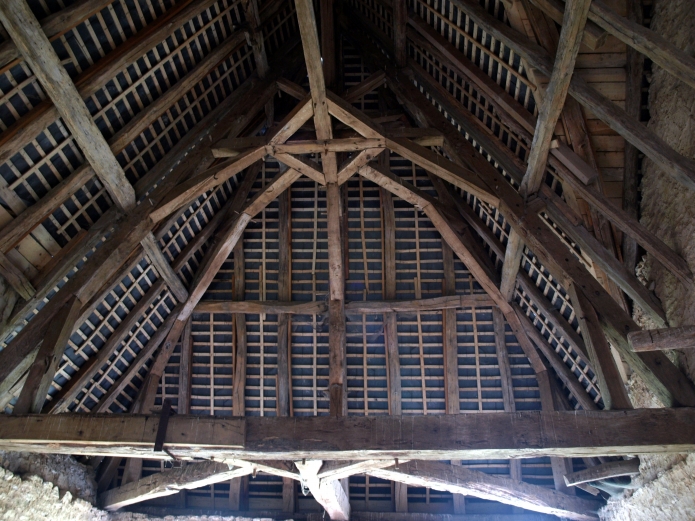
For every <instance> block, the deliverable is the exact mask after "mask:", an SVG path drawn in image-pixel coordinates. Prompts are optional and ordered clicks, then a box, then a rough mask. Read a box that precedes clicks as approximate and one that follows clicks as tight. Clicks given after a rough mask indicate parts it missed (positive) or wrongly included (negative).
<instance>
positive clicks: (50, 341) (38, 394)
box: [14, 297, 82, 414]
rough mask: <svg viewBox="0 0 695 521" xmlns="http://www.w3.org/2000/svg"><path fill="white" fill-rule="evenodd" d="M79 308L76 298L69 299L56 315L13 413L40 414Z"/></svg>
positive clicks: (79, 304)
mask: <svg viewBox="0 0 695 521" xmlns="http://www.w3.org/2000/svg"><path fill="white" fill-rule="evenodd" d="M81 308H82V302H81V301H80V300H79V299H78V298H77V297H72V298H71V299H70V300H68V301H67V302H66V303H65V304H64V305H63V307H62V308H61V309H60V311H58V313H57V314H56V317H55V321H54V322H53V323H52V324H51V327H49V328H48V330H47V331H46V336H45V337H44V339H43V341H42V342H41V347H39V351H38V353H37V354H36V358H35V359H34V362H33V363H32V364H31V367H30V368H29V373H28V375H27V378H26V381H25V383H24V387H23V388H22V392H21V393H20V395H19V398H18V399H17V402H16V403H15V406H14V413H15V414H26V413H28V412H33V413H40V412H41V409H42V408H43V404H44V402H45V401H46V395H47V394H48V389H49V387H50V386H51V383H52V382H53V378H54V377H55V373H56V371H57V370H58V364H59V363H60V361H61V359H62V358H63V352H64V351H65V347H66V346H67V343H68V339H69V338H70V335H72V331H73V328H74V327H75V321H76V320H77V317H78V315H79V313H80V309H81Z"/></svg>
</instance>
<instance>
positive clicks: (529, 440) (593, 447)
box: [0, 407, 695, 461]
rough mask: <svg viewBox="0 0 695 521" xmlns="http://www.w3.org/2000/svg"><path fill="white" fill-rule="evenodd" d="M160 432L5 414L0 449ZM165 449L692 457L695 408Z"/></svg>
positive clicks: (218, 428)
mask: <svg viewBox="0 0 695 521" xmlns="http://www.w3.org/2000/svg"><path fill="white" fill-rule="evenodd" d="M158 426H159V417H158V416H150V415H114V414H105V415H102V414H97V415H81V414H80V415H77V414H75V415H71V414H61V415H26V416H3V417H0V450H20V451H28V452H36V453H57V454H87V455H94V454H99V455H104V454H106V455H112V456H124V457H147V458H168V457H169V456H167V455H166V453H161V454H160V453H153V452H152V445H153V444H154V440H155V435H156V433H157V428H158ZM279 433H282V434H281V435H280V434H279ZM519 433H523V436H521V435H519ZM165 447H166V448H167V449H168V450H170V451H171V452H172V453H173V454H175V455H177V456H181V457H185V456H195V457H202V458H205V457H208V458H212V457H218V458H219V457H237V458H241V459H247V460H256V459H262V460H293V461H296V460H301V459H302V458H306V459H324V460H337V459H347V460H357V459H388V458H395V457H398V458H401V459H421V460H446V459H500V458H510V457H539V456H562V457H568V456H576V457H584V456H599V455H629V454H648V453H652V454H655V453H667V452H689V451H692V450H695V409H693V408H690V407H682V408H677V409H672V408H663V409H635V410H629V411H571V412H565V411H554V412H547V411H523V412H519V411H517V412H513V413H508V412H493V413H489V414H460V415H437V416H407V417H398V416H381V417H343V418H331V417H308V418H299V417H288V418H272V417H268V418H251V417H248V418H219V417H207V416H206V417H203V416H185V415H176V416H172V417H170V418H169V426H168V429H167V435H166V439H165Z"/></svg>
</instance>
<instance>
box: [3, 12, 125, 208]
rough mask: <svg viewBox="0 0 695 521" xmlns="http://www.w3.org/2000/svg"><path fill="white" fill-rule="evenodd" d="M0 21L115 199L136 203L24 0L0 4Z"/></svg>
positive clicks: (73, 86)
mask: <svg viewBox="0 0 695 521" xmlns="http://www.w3.org/2000/svg"><path fill="white" fill-rule="evenodd" d="M0 20H1V21H2V23H3V25H4V26H5V28H6V29H7V30H8V32H9V33H10V36H11V37H12V40H13V41H14V42H15V44H16V45H17V48H18V49H19V51H20V52H21V53H22V55H23V56H24V59H25V60H26V62H27V64H28V65H29V66H30V67H31V70H32V71H33V72H34V75H35V76H36V78H37V79H38V80H39V82H40V83H41V86H42V87H43V89H44V91H45V92H46V94H47V95H48V96H49V97H50V98H51V99H52V100H53V103H54V104H55V106H56V108H57V109H58V112H59V114H60V116H61V117H62V119H63V122H64V123H65V124H66V126H67V127H68V128H69V129H70V133H71V134H72V135H73V137H74V138H75V141H76V142H77V144H78V145H79V146H80V149H81V150H82V153H83V154H84V155H85V157H86V158H87V161H88V162H89V164H90V165H91V166H92V168H93V169H94V171H95V173H96V174H97V176H98V177H99V179H100V180H101V181H102V182H103V183H104V185H105V187H106V189H107V190H108V192H109V195H110V196H111V198H112V199H113V200H114V202H115V203H116V204H117V205H118V206H119V207H120V208H122V209H124V210H126V209H129V208H132V207H133V206H134V205H135V191H134V190H133V186H132V185H131V184H130V182H129V181H128V179H126V176H125V173H124V172H123V169H122V168H121V165H120V164H119V163H118V161H117V160H116V157H115V156H114V155H113V152H111V149H110V148H109V145H108V144H107V143H106V140H105V139H104V136H103V135H102V134H101V131H100V130H99V129H98V127H97V126H96V124H95V123H94V120H93V119H92V116H91V114H90V113H89V110H88V109H87V106H86V105H85V103H84V101H82V98H81V97H80V95H79V93H78V92H77V88H76V87H75V84H74V83H73V82H72V80H71V79H70V76H69V75H68V73H67V71H66V70H65V69H64V68H63V66H62V64H61V62H60V59H59V58H58V55H57V54H56V53H55V51H54V50H53V46H52V45H51V43H50V42H49V41H48V38H47V37H46V35H45V34H44V32H43V31H42V30H41V27H40V26H39V22H38V21H37V20H36V17H35V16H34V14H33V13H32V11H31V9H30V8H29V5H28V4H27V3H26V1H25V0H8V1H7V2H3V3H2V5H0Z"/></svg>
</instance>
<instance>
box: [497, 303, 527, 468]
mask: <svg viewBox="0 0 695 521" xmlns="http://www.w3.org/2000/svg"><path fill="white" fill-rule="evenodd" d="M492 327H493V329H494V330H495V351H496V353H497V365H498V367H499V370H500V384H501V387H502V402H503V403H504V410H505V412H514V411H516V402H515V401H514V381H513V380H512V369H511V365H510V363H509V352H508V351H507V331H506V327H505V323H504V315H503V314H502V311H500V309H499V308H498V307H496V306H495V307H493V308H492ZM509 477H510V478H511V479H513V480H515V481H521V478H522V474H521V460H518V459H513V460H509Z"/></svg>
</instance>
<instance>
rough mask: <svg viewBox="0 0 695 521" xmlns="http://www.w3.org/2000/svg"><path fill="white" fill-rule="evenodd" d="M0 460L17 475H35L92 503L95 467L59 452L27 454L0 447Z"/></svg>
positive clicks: (95, 488) (94, 489)
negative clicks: (4, 449)
mask: <svg viewBox="0 0 695 521" xmlns="http://www.w3.org/2000/svg"><path fill="white" fill-rule="evenodd" d="M0 464H1V465H2V467H4V468H5V469H7V470H9V471H11V472H13V473H14V474H19V475H20V476H38V477H39V478H41V479H42V480H43V481H47V482H49V483H52V484H53V485H55V486H56V487H58V488H59V489H60V490H61V491H64V492H70V494H71V495H72V496H73V497H76V498H79V499H83V500H85V501H87V502H89V503H92V504H94V503H95V500H96V495H97V484H96V480H95V477H94V470H93V469H92V468H91V467H87V466H86V465H82V464H81V463H78V462H77V461H75V459H74V458H73V457H72V456H62V455H59V454H29V453H25V452H4V451H0Z"/></svg>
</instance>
